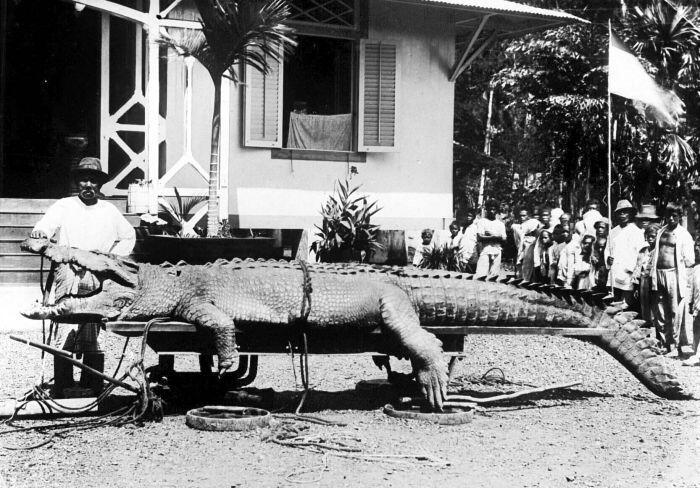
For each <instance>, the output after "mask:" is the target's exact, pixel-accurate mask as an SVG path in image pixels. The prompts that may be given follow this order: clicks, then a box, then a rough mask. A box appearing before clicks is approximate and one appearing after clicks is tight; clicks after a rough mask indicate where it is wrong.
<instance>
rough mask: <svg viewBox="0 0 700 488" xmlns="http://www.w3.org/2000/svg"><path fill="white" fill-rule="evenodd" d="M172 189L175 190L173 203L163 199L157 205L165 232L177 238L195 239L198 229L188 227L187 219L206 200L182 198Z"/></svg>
mask: <svg viewBox="0 0 700 488" xmlns="http://www.w3.org/2000/svg"><path fill="white" fill-rule="evenodd" d="M173 189H174V190H175V202H174V203H173V202H172V201H171V200H169V199H167V198H163V199H161V200H160V203H159V207H160V210H161V214H162V216H163V217H164V220H165V221H166V222H167V224H168V225H167V228H166V231H167V232H168V233H169V234H172V235H176V236H178V237H197V236H198V233H197V230H198V228H195V227H193V226H192V225H189V224H188V223H187V219H188V218H191V217H192V215H193V214H194V211H195V209H196V208H197V207H198V206H199V204H200V203H202V202H206V200H207V199H206V197H204V196H201V195H200V196H193V197H185V198H183V197H181V196H180V192H179V190H178V189H177V187H175V188H173Z"/></svg>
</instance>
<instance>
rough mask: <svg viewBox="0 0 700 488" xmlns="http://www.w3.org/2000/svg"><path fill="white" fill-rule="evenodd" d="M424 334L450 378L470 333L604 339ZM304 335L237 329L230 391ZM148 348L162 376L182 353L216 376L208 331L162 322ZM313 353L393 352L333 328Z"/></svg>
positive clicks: (318, 336)
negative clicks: (438, 349)
mask: <svg viewBox="0 0 700 488" xmlns="http://www.w3.org/2000/svg"><path fill="white" fill-rule="evenodd" d="M106 328H107V330H108V331H109V332H113V333H115V334H118V335H120V336H124V337H140V336H142V335H143V333H144V328H145V323H144V322H119V321H115V322H107V324H106ZM425 329H426V330H428V331H430V332H432V333H433V334H435V335H436V336H437V337H438V338H439V339H440V340H441V341H442V343H443V349H444V351H445V354H446V356H449V358H450V362H449V373H450V376H451V375H452V373H453V371H454V365H455V362H456V360H458V359H460V358H462V357H464V356H465V354H466V353H465V351H464V338H465V336H466V335H469V334H529V335H552V336H561V337H576V338H579V339H580V338H590V339H591V340H594V339H596V338H599V337H601V336H602V335H604V334H608V333H609V331H608V330H607V329H602V328H589V329H585V328H556V327H473V326H431V327H425ZM299 337H300V334H299V331H298V330H296V329H295V327H281V326H274V327H272V326H256V329H255V332H254V333H251V332H250V331H246V330H239V331H237V333H236V342H237V344H238V346H239V348H240V360H239V364H238V368H237V369H236V370H235V371H232V372H230V373H227V375H226V377H225V379H226V380H227V381H226V383H227V384H229V385H230V386H231V387H241V386H245V385H249V384H250V383H252V382H253V381H254V380H255V377H256V375H257V368H258V359H259V357H260V356H270V355H280V354H284V355H287V354H291V353H294V354H300V353H301V352H302V351H301V346H300V340H299ZM147 344H148V346H149V347H151V348H152V349H153V350H154V351H155V352H156V353H157V354H158V367H157V368H158V372H159V373H161V374H163V375H172V374H174V373H175V371H174V359H175V356H176V355H178V354H183V353H188V354H192V353H194V354H198V355H199V365H200V373H201V374H205V375H210V374H212V367H213V356H214V355H215V353H216V352H215V349H214V342H213V339H212V337H211V334H210V333H209V332H208V331H205V330H201V329H199V328H197V327H195V326H194V325H192V324H189V323H185V322H160V323H156V324H153V325H152V326H151V328H150V330H149V333H148V337H147ZM307 351H308V353H309V354H345V355H367V356H375V360H376V361H381V362H382V364H383V365H388V364H389V363H388V360H389V354H391V352H392V348H391V345H390V344H389V343H388V341H387V337H386V336H385V335H384V334H382V333H381V331H380V330H379V329H378V328H377V329H375V330H373V331H371V332H366V333H358V332H357V331H356V330H349V329H346V330H343V329H338V328H332V329H329V330H319V329H314V330H312V331H310V333H309V334H308V343H307Z"/></svg>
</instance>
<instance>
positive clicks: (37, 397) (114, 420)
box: [0, 318, 166, 451]
mask: <svg viewBox="0 0 700 488" xmlns="http://www.w3.org/2000/svg"><path fill="white" fill-rule="evenodd" d="M163 320H166V319H164V318H156V319H152V320H150V321H149V322H148V323H147V324H146V327H145V328H144V333H143V338H142V343H141V350H140V355H139V357H138V358H137V359H136V361H134V363H132V364H131V366H130V367H129V369H128V371H127V372H126V373H124V374H123V375H122V377H121V378H119V381H123V380H125V379H126V378H130V379H131V380H133V381H134V382H135V383H136V384H137V385H138V390H139V393H138V394H137V396H136V399H135V400H134V402H133V403H132V404H131V405H128V406H125V407H121V408H118V409H116V410H114V411H111V412H109V413H107V414H105V415H101V416H99V417H95V418H91V419H87V420H80V421H74V422H62V423H58V424H48V425H33V426H29V427H17V426H15V425H14V418H15V416H16V415H17V413H18V412H20V411H21V410H22V409H23V408H24V407H25V406H26V405H27V403H28V402H29V401H36V402H38V403H39V404H40V405H41V406H42V408H44V407H45V408H47V413H48V412H50V411H51V410H54V411H58V412H60V413H65V414H70V415H76V414H80V413H85V412H87V411H89V410H91V409H93V408H94V407H96V406H98V405H99V404H100V403H102V402H103V401H104V400H105V399H106V398H107V396H109V394H110V393H111V392H112V391H114V390H115V389H116V388H117V385H115V384H110V385H109V386H108V387H106V388H105V389H104V390H103V392H102V393H101V394H100V395H99V396H98V397H97V398H96V399H95V400H94V401H93V402H91V403H90V404H88V405H86V406H82V407H68V406H67V405H63V404H61V403H60V402H58V401H56V400H55V399H52V398H51V397H50V395H49V394H48V393H47V392H46V391H45V390H44V389H43V388H42V387H41V386H38V385H37V386H34V387H33V388H32V390H31V391H30V392H28V393H27V394H25V395H24V397H23V399H22V400H20V403H19V405H18V406H17V407H16V408H15V410H14V412H13V413H12V415H11V416H10V417H9V418H8V419H5V420H4V421H3V422H2V423H0V425H9V426H11V427H14V428H13V429H10V430H4V431H0V436H3V435H7V434H15V433H20V432H30V431H36V432H40V433H45V432H46V431H54V430H56V431H57V432H53V433H52V434H51V435H50V436H49V437H48V438H47V439H44V440H42V441H41V442H39V443H37V444H33V445H29V446H8V445H2V446H0V447H2V448H3V449H6V450H11V451H19V450H31V449H37V448H40V447H43V446H46V445H50V444H51V443H52V442H53V440H54V439H55V437H57V436H62V435H64V434H66V433H69V432H76V431H82V430H89V429H95V428H98V427H104V426H110V425H119V426H121V425H125V424H128V423H137V424H138V423H140V422H141V421H142V420H143V419H144V417H145V416H146V414H147V413H148V412H149V410H151V412H152V414H153V415H154V416H155V418H156V419H157V420H160V419H162V404H161V401H160V399H159V398H158V397H156V396H155V395H153V393H152V392H151V389H150V387H149V385H148V380H147V379H146V371H145V367H144V356H145V353H146V347H147V340H148V332H149V330H150V328H151V326H152V325H153V324H155V323H157V322H162V321H163ZM127 343H128V342H127ZM125 351H126V343H125V345H124V350H123V351H122V358H121V359H120V361H119V365H118V366H117V370H116V371H115V373H116V372H117V371H118V370H119V367H120V366H121V360H122V359H123V358H124V352H125Z"/></svg>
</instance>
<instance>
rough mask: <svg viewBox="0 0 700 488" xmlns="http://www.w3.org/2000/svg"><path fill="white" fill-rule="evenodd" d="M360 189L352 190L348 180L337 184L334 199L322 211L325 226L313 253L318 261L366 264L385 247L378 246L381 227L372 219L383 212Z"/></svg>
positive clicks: (330, 197)
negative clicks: (378, 232)
mask: <svg viewBox="0 0 700 488" xmlns="http://www.w3.org/2000/svg"><path fill="white" fill-rule="evenodd" d="M359 189H360V187H359V186H355V187H351V186H350V182H349V181H348V180H345V181H337V182H336V185H335V195H330V196H329V197H328V200H327V201H326V203H325V205H324V206H323V207H322V208H321V216H322V217H323V222H322V224H321V226H318V225H316V228H317V229H318V232H317V233H316V237H318V240H316V241H315V242H314V243H313V244H312V245H311V250H312V251H313V252H315V253H316V259H317V260H318V261H321V262H326V263H340V262H349V261H359V262H364V261H366V260H368V259H369V258H370V256H371V255H372V253H373V252H374V251H375V250H377V249H380V248H381V247H382V246H381V244H379V242H377V231H378V229H379V226H378V225H374V224H372V223H371V219H372V217H373V216H374V215H375V214H376V213H377V212H379V210H381V208H380V207H378V206H377V202H376V201H375V202H371V203H370V202H369V201H368V198H367V196H366V195H359Z"/></svg>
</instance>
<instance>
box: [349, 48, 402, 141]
mask: <svg viewBox="0 0 700 488" xmlns="http://www.w3.org/2000/svg"><path fill="white" fill-rule="evenodd" d="M398 71H399V70H398V57H397V48H396V44H393V43H390V42H376V41H368V40H362V42H361V44H360V103H359V107H360V114H359V122H358V126H359V127H358V133H359V141H358V145H357V146H358V150H359V151H366V152H370V151H371V152H391V151H396V150H397V134H396V115H397V114H396V100H397V96H396V95H397V88H398Z"/></svg>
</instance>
